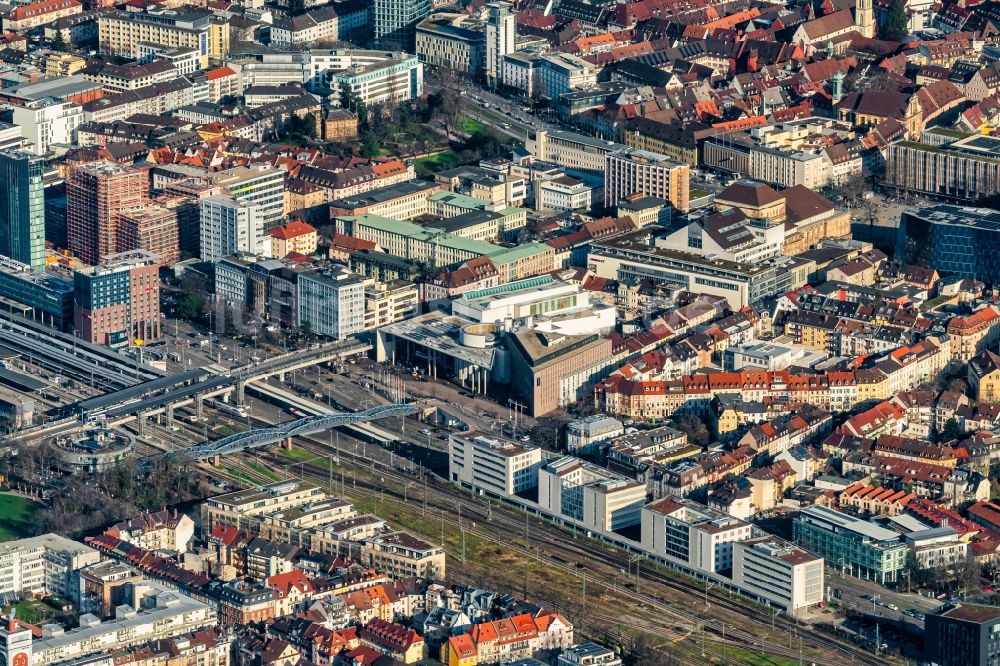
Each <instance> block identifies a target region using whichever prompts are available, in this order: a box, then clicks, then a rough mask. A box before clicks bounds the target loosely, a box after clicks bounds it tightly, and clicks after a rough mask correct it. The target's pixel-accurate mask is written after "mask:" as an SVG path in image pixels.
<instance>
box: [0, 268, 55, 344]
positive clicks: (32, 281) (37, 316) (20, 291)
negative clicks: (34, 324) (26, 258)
mask: <svg viewBox="0 0 1000 666" xmlns="http://www.w3.org/2000/svg"><path fill="white" fill-rule="evenodd" d="M0 300H3V301H4V305H3V307H4V308H5V309H8V310H13V311H14V312H17V313H19V314H21V315H23V316H25V317H27V318H28V319H33V320H34V321H38V322H42V323H44V324H48V325H49V326H51V327H52V328H54V329H56V330H59V331H66V330H69V328H70V327H71V326H72V325H73V277H72V273H70V272H69V271H68V270H65V269H59V268H58V267H55V268H53V269H49V270H46V271H45V272H43V273H39V272H38V271H36V270H34V269H33V268H32V267H31V266H28V265H27V264H22V263H19V262H16V261H13V260H10V259H7V258H5V257H0ZM15 304H16V305H15Z"/></svg>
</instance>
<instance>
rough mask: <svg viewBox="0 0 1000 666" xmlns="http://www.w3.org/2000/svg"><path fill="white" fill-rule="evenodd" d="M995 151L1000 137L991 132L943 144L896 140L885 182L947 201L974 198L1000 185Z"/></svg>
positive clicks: (891, 149)
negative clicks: (992, 134) (989, 134)
mask: <svg viewBox="0 0 1000 666" xmlns="http://www.w3.org/2000/svg"><path fill="white" fill-rule="evenodd" d="M998 153H1000V139H997V138H996V137H992V136H980V135H973V136H970V137H966V138H964V139H960V140H958V141H955V142H953V143H949V144H947V145H943V146H934V145H930V144H926V143H922V142H918V141H897V142H896V143H893V144H892V145H891V146H889V158H888V160H887V164H886V169H885V176H886V185H888V186H890V187H895V188H897V189H898V190H900V191H906V192H920V193H923V194H929V195H931V196H935V197H942V198H944V199H947V200H950V201H957V202H967V203H968V202H974V201H976V200H977V199H979V198H980V197H982V196H983V194H984V193H986V192H996V191H997V190H998V188H1000V157H997V155H998ZM935 268H938V269H939V270H940V268H939V267H938V266H935Z"/></svg>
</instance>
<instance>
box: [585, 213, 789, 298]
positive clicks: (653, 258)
mask: <svg viewBox="0 0 1000 666" xmlns="http://www.w3.org/2000/svg"><path fill="white" fill-rule="evenodd" d="M649 235H650V234H649V230H648V229H639V230H637V231H633V232H629V233H625V234H622V235H620V236H616V237H614V238H611V239H607V240H600V241H595V242H594V243H593V244H592V246H591V250H590V254H589V255H588V258H587V265H588V267H589V268H590V270H592V271H594V273H595V274H596V275H597V276H598V277H603V278H608V279H611V280H620V281H632V282H640V281H643V280H650V281H652V282H654V283H657V284H664V285H677V286H678V287H680V288H682V289H686V290H688V291H693V292H698V293H702V294H712V295H715V296H724V297H725V298H726V300H728V301H729V304H730V307H732V309H733V310H738V309H740V308H742V307H743V306H745V305H750V304H756V303H760V302H761V301H763V300H764V299H766V298H768V297H769V296H774V295H776V294H784V293H787V292H788V291H791V290H792V289H793V288H794V287H795V286H800V285H795V284H794V283H793V273H792V271H791V270H790V266H791V265H792V264H793V262H792V260H791V259H790V258H789V257H772V258H769V259H765V260H764V261H760V262H758V263H755V264H743V263H737V262H735V261H729V260H726V259H719V258H715V257H709V256H701V255H700V254H697V253H695V252H686V251H682V250H676V249H672V248H667V247H658V246H657V245H655V244H654V242H655V241H654V239H650V238H649Z"/></svg>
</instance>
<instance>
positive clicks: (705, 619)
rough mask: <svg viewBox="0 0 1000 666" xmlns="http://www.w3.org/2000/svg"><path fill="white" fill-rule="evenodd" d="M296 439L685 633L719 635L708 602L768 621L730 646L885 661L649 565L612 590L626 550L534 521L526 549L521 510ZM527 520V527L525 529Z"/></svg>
mask: <svg viewBox="0 0 1000 666" xmlns="http://www.w3.org/2000/svg"><path fill="white" fill-rule="evenodd" d="M297 441H298V442H299V445H300V447H301V448H304V449H306V450H309V451H311V452H313V453H315V454H316V455H318V456H329V455H331V453H335V454H336V455H337V456H338V458H339V459H340V460H342V461H345V462H348V463H351V464H353V465H355V466H358V467H361V468H365V469H371V470H372V471H373V472H374V473H376V474H378V475H380V476H381V477H382V478H385V479H388V480H392V481H395V482H396V483H400V484H404V485H406V484H410V485H414V486H415V493H414V494H416V493H423V495H422V497H421V500H422V502H423V503H425V504H426V507H427V508H428V509H429V510H431V511H432V512H434V513H441V514H442V519H443V521H444V522H445V524H447V525H450V526H451V527H453V528H458V529H459V530H465V531H466V532H467V533H469V534H473V535H475V536H477V537H479V538H482V539H486V540H488V541H490V542H494V543H497V544H499V545H502V546H504V547H507V548H511V549H513V550H515V551H516V552H518V553H519V554H521V555H522V556H525V557H538V558H544V559H545V561H546V564H547V565H548V566H552V567H555V568H557V569H559V570H562V571H564V572H567V573H570V574H573V575H574V576H576V577H579V578H581V580H586V581H587V585H590V586H594V587H593V588H592V589H604V590H605V591H608V590H613V591H614V592H615V593H617V592H619V591H620V592H621V593H622V594H626V595H627V596H628V597H630V598H631V599H632V600H633V601H634V602H636V603H640V604H645V605H647V606H649V607H650V608H653V609H656V610H657V611H658V612H662V613H663V614H664V615H665V618H669V619H670V620H671V621H673V622H680V623H683V624H682V625H681V626H686V627H687V629H686V630H685V631H689V630H690V629H691V628H693V627H699V626H700V627H701V628H702V631H704V632H708V633H709V634H712V635H714V636H715V638H716V639H717V640H723V639H722V636H721V634H722V629H721V626H716V625H715V624H712V618H711V616H710V613H711V610H712V607H715V608H719V609H723V610H725V611H727V612H730V613H733V614H735V615H737V616H738V617H742V618H748V619H752V620H754V621H755V622H756V623H758V624H760V625H761V626H765V627H766V626H768V625H770V626H772V627H773V631H772V632H770V633H768V634H766V635H765V636H764V637H759V636H757V635H756V634H754V633H752V632H749V631H747V630H745V629H742V628H740V627H736V626H733V627H732V628H731V629H729V628H728V627H727V630H726V637H725V640H728V641H732V642H733V643H732V644H733V645H737V644H738V645H742V646H744V647H747V648H750V649H753V650H757V651H761V652H766V653H767V654H772V655H774V656H780V657H785V658H791V659H798V658H799V656H800V652H799V650H798V649H796V648H795V646H794V642H795V640H794V638H797V637H798V636H801V637H802V639H803V641H804V643H805V645H806V646H808V647H818V648H822V649H824V650H827V651H830V652H832V653H834V654H837V655H839V656H841V657H842V658H844V659H845V661H844V662H842V663H859V664H871V665H873V666H875V665H877V664H884V663H886V662H885V660H883V659H881V658H879V657H877V656H875V655H872V654H870V653H868V652H867V651H865V650H863V649H861V648H860V647H858V646H855V645H853V644H851V643H845V642H842V641H840V640H838V639H836V638H834V637H830V636H827V635H825V634H823V633H821V632H819V631H817V630H813V629H810V628H809V627H807V626H799V625H798V624H797V623H796V622H794V621H792V620H789V619H788V618H787V617H785V616H781V615H775V614H774V613H773V612H772V611H770V610H767V609H763V608H762V607H759V606H757V605H755V604H753V603H752V602H749V601H746V600H743V599H738V598H730V597H729V596H728V595H727V594H722V593H720V592H719V591H713V590H709V591H708V592H707V594H706V593H705V592H704V591H703V590H701V589H698V587H697V586H695V585H691V584H689V583H685V582H684V581H681V580H679V579H677V578H674V577H672V576H670V575H668V574H665V573H663V572H662V571H660V570H659V569H656V568H653V567H652V566H649V565H647V567H646V568H645V569H644V570H642V573H641V578H642V585H640V587H642V586H643V585H645V586H647V590H645V591H643V590H641V589H636V590H627V588H623V589H621V590H618V589H617V588H618V586H617V583H616V584H615V585H614V589H613V586H612V583H610V582H608V581H609V578H611V577H612V576H614V572H615V571H624V570H626V567H630V565H631V559H630V556H629V554H628V553H626V552H624V551H622V550H620V549H617V548H611V547H607V546H605V545H603V544H601V543H600V542H597V541H592V540H590V539H587V538H585V537H581V538H576V539H574V538H573V537H572V536H571V535H570V534H568V533H567V532H565V531H564V530H562V529H560V528H558V527H556V526H554V525H551V524H548V523H546V524H544V525H543V526H541V527H539V526H538V525H537V524H536V525H534V530H535V534H534V535H533V538H534V542H535V548H531V547H530V545H528V546H525V545H523V544H522V543H520V541H521V539H522V538H523V537H525V536H526V530H527V537H528V539H531V538H532V535H531V529H532V525H531V520H530V519H527V521H526V518H525V514H523V513H519V512H517V511H515V510H513V509H510V508H508V507H506V506H505V505H503V504H499V503H489V504H486V505H484V504H483V503H482V502H481V501H477V500H475V499H474V498H473V497H471V496H470V495H469V494H468V493H466V492H465V491H463V490H461V489H458V488H456V487H454V486H452V485H451V484H449V483H447V481H445V480H443V479H440V478H439V477H434V478H435V481H434V483H433V484H427V485H426V486H423V485H420V484H419V483H415V481H416V479H417V477H416V476H414V475H412V474H404V473H400V472H398V471H396V470H395V469H393V468H390V466H389V465H388V464H386V463H385V462H383V461H379V460H375V459H372V458H371V457H362V456H358V455H356V454H354V453H352V452H351V451H349V450H347V449H345V448H344V447H339V448H337V447H331V446H330V444H329V443H327V442H323V441H320V440H318V439H316V438H314V437H304V438H297ZM259 459H260V460H262V461H264V462H272V463H274V464H276V465H279V466H287V464H288V461H287V460H282V459H280V458H278V457H277V456H276V455H275V454H273V453H270V452H267V453H262V454H260V455H259ZM295 465H298V466H300V468H301V470H302V471H301V473H302V474H303V475H304V476H308V478H310V479H311V480H313V481H315V482H317V483H320V484H325V483H326V481H327V479H328V474H329V470H328V469H327V468H323V467H320V466H319V465H317V464H315V462H312V463H309V462H299V463H294V464H293V466H295ZM352 491H353V492H355V493H357V494H361V495H364V496H367V497H369V498H372V499H375V498H381V499H383V500H384V498H385V496H386V495H388V496H389V497H390V499H391V500H392V501H395V502H398V503H405V504H409V505H411V506H412V505H413V503H414V501H415V498H414V496H413V494H409V493H407V492H406V491H405V490H404V491H403V492H400V491H399V490H397V489H394V488H391V487H390V488H388V489H386V488H385V487H379V486H377V485H376V484H374V483H369V482H365V481H364V480H358V479H355V480H354V482H353V483H352ZM459 507H460V508H459ZM456 509H457V510H458V512H459V514H460V515H459V516H458V517H456V516H455V515H454V514H455V512H456ZM484 525H488V526H489V528H486V527H484ZM525 525H527V526H528V527H527V528H525ZM491 530H494V531H491ZM529 543H530V542H529ZM553 551H554V552H555V553H559V556H558V559H557V556H554V555H553ZM569 553H572V554H574V555H576V556H578V557H579V560H578V564H580V565H581V566H576V565H573V564H570V563H567V561H566V560H565V556H566V555H567V554H569ZM609 569H611V571H610V572H609V571H608V570H609ZM654 586H662V587H663V588H666V589H668V590H670V591H673V592H676V593H679V594H681V595H683V596H684V597H686V598H688V599H694V598H699V604H700V603H701V598H704V597H705V596H707V598H708V599H709V606H708V607H706V608H705V609H704V612H702V613H693V612H690V611H688V610H685V609H682V608H681V607H679V606H677V605H674V604H671V603H670V602H668V601H667V600H666V599H664V598H663V597H661V596H658V595H656V594H654V593H653V591H651V590H649V589H648V587H654ZM667 626H669V625H668V624H667V622H665V623H663V624H657V625H656V626H655V629H656V631H657V632H659V633H660V634H662V633H663V631H664V629H665V628H666V627H667ZM678 633H679V632H677V631H672V632H671V635H672V636H673V637H676V636H677V635H678ZM786 635H787V636H789V645H788V647H785V646H784V645H778V644H777V637H781V638H782V639H783V638H784V637H785V636H786ZM772 636H773V637H774V638H773V639H771V641H770V642H766V641H767V640H768V639H769V638H771V637H772Z"/></svg>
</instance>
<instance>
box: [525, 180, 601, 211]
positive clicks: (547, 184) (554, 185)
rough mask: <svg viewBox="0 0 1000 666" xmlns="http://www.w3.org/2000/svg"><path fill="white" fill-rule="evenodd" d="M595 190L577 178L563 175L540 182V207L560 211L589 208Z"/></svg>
mask: <svg viewBox="0 0 1000 666" xmlns="http://www.w3.org/2000/svg"><path fill="white" fill-rule="evenodd" d="M592 192H593V190H592V189H591V188H590V187H588V186H587V185H584V184H583V183H582V182H580V181H579V180H577V179H576V178H570V177H569V176H561V177H559V178H554V179H552V180H543V181H542V182H540V183H538V202H537V203H538V208H539V209H540V210H552V211H556V212H558V213H562V212H566V211H572V210H589V209H590V207H591V204H592V197H591V194H592Z"/></svg>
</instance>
